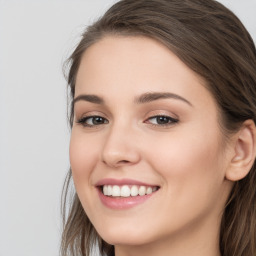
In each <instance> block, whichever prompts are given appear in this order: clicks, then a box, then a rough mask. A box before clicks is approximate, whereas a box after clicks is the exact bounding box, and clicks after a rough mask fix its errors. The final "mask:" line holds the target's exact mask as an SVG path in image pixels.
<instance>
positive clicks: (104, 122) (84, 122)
mask: <svg viewBox="0 0 256 256" xmlns="http://www.w3.org/2000/svg"><path fill="white" fill-rule="evenodd" d="M96 118H100V119H101V120H102V121H103V123H100V124H88V123H86V122H88V120H90V119H91V120H92V122H93V120H94V121H95V120H96ZM77 123H78V124H82V125H83V126H84V127H89V128H91V127H95V126H99V125H102V124H108V120H107V119H106V118H104V117H102V116H85V117H82V118H81V119H79V120H78V121H77Z"/></svg>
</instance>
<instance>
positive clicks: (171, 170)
mask: <svg viewBox="0 0 256 256" xmlns="http://www.w3.org/2000/svg"><path fill="white" fill-rule="evenodd" d="M216 130H217V129H216ZM190 131H191V130H190ZM219 138H220V137H219V134H218V133H217V132H216V131H210V132H208V133H205V134H203V133H202V132H200V130H199V133H198V136H197V134H194V135H193V136H191V133H185V132H182V136H179V135H178V134H175V135H174V134H173V136H171V138H170V139H169V141H168V140H166V139H165V140H164V139H163V140H161V139H158V140H155V142H154V146H153V147H152V148H153V149H154V152H151V153H150V152H149V151H148V159H151V160H150V161H151V165H153V166H154V169H155V170H156V171H157V172H158V173H159V174H160V175H161V176H162V177H163V180H164V182H165V183H166V186H165V188H166V193H168V194H169V195H170V198H176V199H177V200H176V203H177V204H179V203H180V204H181V205H182V204H186V203H188V204H189V202H195V200H199V199H200V200H202V202H204V203H205V204H206V205H207V201H209V200H210V199H211V198H212V200H215V199H216V198H217V195H218V194H219V190H220V188H221V186H222V184H223V180H224V167H223V166H225V165H224V156H223V154H222V152H223V150H222V148H221V144H220V142H219V141H220V140H219ZM155 149H158V150H155ZM153 153H154V154H153ZM150 155H151V156H150ZM149 156H150V157H149Z"/></svg>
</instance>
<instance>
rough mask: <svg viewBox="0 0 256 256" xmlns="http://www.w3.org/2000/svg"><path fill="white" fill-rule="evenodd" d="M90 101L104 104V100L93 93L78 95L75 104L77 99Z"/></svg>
mask: <svg viewBox="0 0 256 256" xmlns="http://www.w3.org/2000/svg"><path fill="white" fill-rule="evenodd" d="M81 100H82V101H88V102H91V103H95V104H104V100H103V99H102V98H101V97H99V96H97V95H92V94H81V95H79V96H77V97H76V98H75V99H74V101H73V104H75V103H76V102H77V101H81Z"/></svg>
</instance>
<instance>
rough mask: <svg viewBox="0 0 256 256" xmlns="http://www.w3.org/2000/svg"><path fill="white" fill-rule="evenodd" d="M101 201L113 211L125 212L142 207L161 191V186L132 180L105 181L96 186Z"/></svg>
mask: <svg viewBox="0 0 256 256" xmlns="http://www.w3.org/2000/svg"><path fill="white" fill-rule="evenodd" d="M95 185H96V188H97V190H98V195H99V198H100V201H101V202H102V204H103V205H104V206H106V207H107V208H110V209H112V210H124V209H129V208H133V207H135V206H137V205H141V204H143V203H144V202H146V201H147V200H149V199H150V198H152V197H155V196H154V195H155V194H158V193H157V192H158V191H159V189H160V186H157V185H151V184H146V183H144V182H140V181H136V180H131V179H122V180H116V179H103V180H101V181H99V182H97V183H96V184H95Z"/></svg>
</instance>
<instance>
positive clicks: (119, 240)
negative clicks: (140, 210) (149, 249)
mask: <svg viewBox="0 0 256 256" xmlns="http://www.w3.org/2000/svg"><path fill="white" fill-rule="evenodd" d="M117 229H118V228H117ZM117 229H115V228H114V229H111V230H110V229H108V230H107V231H106V230H104V231H103V232H101V231H98V234H99V235H100V237H101V238H102V239H103V240H104V241H105V242H107V243H108V244H112V245H134V246H136V245H143V244H147V243H149V242H151V241H152V240H153V239H152V238H151V239H150V237H148V236H146V232H145V230H144V231H141V232H138V231H136V230H133V231H131V230H128V229H123V230H121V229H120V230H117ZM134 229H135V227H134ZM124 230H125V231H124ZM147 233H148V232H147ZM151 234H152V233H151Z"/></svg>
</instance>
